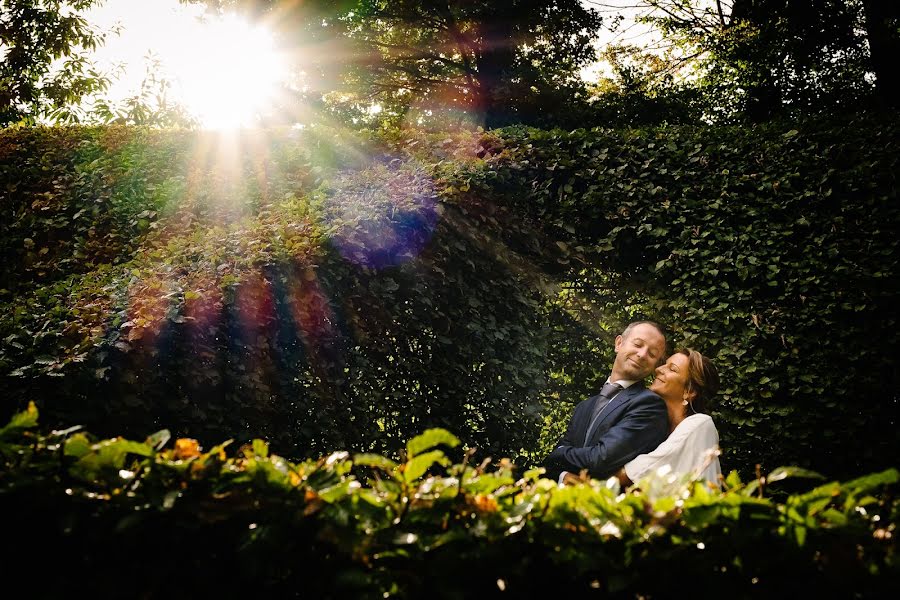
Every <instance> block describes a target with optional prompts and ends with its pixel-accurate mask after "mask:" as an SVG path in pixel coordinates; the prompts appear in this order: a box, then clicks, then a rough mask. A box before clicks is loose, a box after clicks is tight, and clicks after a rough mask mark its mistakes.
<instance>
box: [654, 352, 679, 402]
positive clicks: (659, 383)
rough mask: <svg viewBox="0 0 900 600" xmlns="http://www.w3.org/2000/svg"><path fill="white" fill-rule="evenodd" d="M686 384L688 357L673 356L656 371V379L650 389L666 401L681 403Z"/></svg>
mask: <svg viewBox="0 0 900 600" xmlns="http://www.w3.org/2000/svg"><path fill="white" fill-rule="evenodd" d="M687 384H688V357H687V356H685V355H684V354H681V353H680V352H679V353H677V354H673V355H672V356H670V357H669V360H667V361H666V364H664V365H662V366H661V367H658V368H657V369H656V379H654V380H653V383H652V384H650V389H651V390H652V391H654V392H656V393H657V394H659V395H660V397H662V398H664V399H666V400H672V401H677V402H681V401H682V400H684V399H685V397H684V392H685V390H686V389H687Z"/></svg>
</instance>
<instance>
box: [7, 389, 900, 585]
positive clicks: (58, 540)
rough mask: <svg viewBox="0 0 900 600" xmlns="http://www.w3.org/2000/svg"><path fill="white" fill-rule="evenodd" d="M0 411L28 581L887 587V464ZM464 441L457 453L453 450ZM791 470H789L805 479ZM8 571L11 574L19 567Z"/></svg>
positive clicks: (890, 525) (896, 581) (14, 564)
mask: <svg viewBox="0 0 900 600" xmlns="http://www.w3.org/2000/svg"><path fill="white" fill-rule="evenodd" d="M36 424H37V410H36V409H35V408H34V405H31V406H30V407H29V409H28V410H26V411H25V412H23V413H19V414H17V415H15V416H14V417H13V419H12V420H11V422H10V423H9V424H8V425H6V426H5V427H3V428H2V429H0V456H2V460H3V469H2V470H0V508H2V510H3V513H4V514H5V515H7V516H8V517H10V518H9V519H8V525H7V528H6V529H5V535H6V542H5V546H6V548H7V550H8V551H9V552H8V557H7V559H6V560H5V561H4V568H5V569H6V572H7V573H8V574H9V578H8V579H7V585H11V583H10V582H11V581H13V580H14V579H15V580H18V581H19V582H20V583H19V585H21V586H25V589H27V590H28V593H29V595H30V596H32V597H48V598H49V597H58V596H59V595H60V594H70V593H72V592H76V591H77V593H78V594H79V595H90V596H96V597H113V596H115V597H122V596H134V597H141V598H171V597H175V598H179V597H196V595H198V594H200V595H203V596H205V597H206V596H210V597H211V596H215V597H228V598H230V597H238V596H240V595H244V594H253V595H254V596H260V595H261V596H264V597H265V596H270V595H272V596H275V595H277V596H278V597H321V598H331V597H346V596H348V595H350V596H353V597H360V598H383V597H401V598H418V597H423V598H424V597H429V598H470V597H485V596H487V597H495V596H497V597H509V596H512V597H521V598H531V597H534V598H538V597H544V596H545V595H546V594H548V593H561V594H565V595H566V596H567V597H569V596H571V597H587V596H590V597H598V596H599V597H610V598H625V597H657V598H668V597H683V595H684V594H686V593H690V594H691V595H692V596H694V597H710V598H713V597H715V598H720V597H722V595H723V594H724V595H727V596H729V597H735V598H744V597H777V598H781V597H785V598H787V597H796V596H797V595H802V596H804V597H805V596H815V595H819V594H821V595H823V596H826V597H835V596H841V597H859V598H875V597H891V595H892V593H893V595H896V592H897V591H898V590H900V577H898V575H900V568H898V562H897V554H896V537H895V534H896V523H897V517H898V506H900V503H898V501H897V499H896V492H897V488H898V480H900V474H898V472H897V470H895V469H891V470H888V471H884V472H881V473H873V474H871V475H868V476H865V477H862V478H858V479H855V480H853V481H848V482H844V483H838V482H831V483H825V484H822V485H819V486H818V487H815V488H813V489H807V490H804V491H802V492H795V493H791V494H786V493H784V491H782V493H780V494H776V495H775V496H772V495H771V494H770V492H771V491H772V490H773V489H776V488H777V486H778V485H781V484H779V481H781V480H784V479H785V478H787V477H792V476H793V477H795V478H797V477H799V478H802V479H803V480H805V481H808V480H809V478H812V477H816V475H815V474H814V473H811V472H806V471H803V470H799V469H791V468H784V469H779V470H777V471H776V472H774V473H772V474H770V475H769V476H767V477H761V478H759V479H753V480H751V481H750V483H749V484H746V483H742V482H741V481H740V480H739V478H738V476H737V474H736V473H732V474H731V475H730V476H729V477H728V479H727V481H726V482H725V485H724V490H718V489H712V488H709V487H707V484H706V483H705V482H702V483H701V482H692V481H690V479H689V478H688V477H675V476H673V475H666V474H654V475H653V476H651V477H649V478H647V479H645V480H642V481H641V482H639V483H638V487H636V488H632V489H630V490H620V489H619V487H618V483H617V482H616V481H615V480H610V481H609V482H605V483H604V482H598V481H590V482H588V483H584V484H579V485H577V486H573V487H568V488H559V487H557V485H556V484H555V483H554V482H552V481H550V480H547V479H540V478H539V477H538V475H539V473H538V472H537V471H536V470H531V471H526V472H522V471H521V470H518V469H515V468H514V467H513V466H512V464H511V463H510V462H509V461H508V460H507V459H503V460H500V461H498V462H497V463H496V464H494V465H491V464H489V463H490V461H489V460H485V461H484V462H482V463H481V464H480V465H479V464H473V463H471V462H469V461H470V459H471V457H472V453H471V452H470V451H468V450H465V449H461V448H460V442H459V440H458V439H457V438H456V437H455V436H453V435H452V434H450V433H449V432H447V431H446V430H442V429H430V430H427V431H425V432H424V433H422V434H421V435H419V436H416V437H414V438H412V439H411V440H410V441H409V442H408V443H407V444H406V448H405V452H404V460H403V461H401V462H395V461H393V460H391V459H389V458H386V457H384V456H380V455H376V454H353V455H351V454H349V453H347V452H334V453H331V454H329V455H327V456H323V457H321V458H319V459H307V460H302V461H299V462H290V461H288V460H286V459H284V458H282V457H280V456H277V455H275V454H272V453H270V451H269V447H268V445H267V444H266V443H265V442H264V441H262V440H254V441H252V443H249V444H247V445H245V446H243V447H241V448H238V449H236V450H235V449H234V448H233V446H230V443H229V442H225V443H223V444H219V445H217V446H215V447H212V448H210V449H209V450H207V451H203V449H202V448H201V447H200V446H199V445H198V444H197V442H196V440H192V439H184V438H182V439H178V440H175V441H174V443H170V441H171V440H170V435H169V432H168V431H165V430H163V431H160V432H158V433H156V434H154V435H152V436H150V437H148V438H147V439H146V440H145V441H133V440H128V439H125V438H122V437H116V438H112V439H97V438H95V437H94V436H92V435H90V434H89V433H87V432H85V431H83V430H82V429H81V428H79V427H71V428H67V429H66V430H58V431H53V432H51V433H49V434H42V433H39V432H38V431H37V430H36ZM451 457H454V458H455V461H454V460H452V459H451ZM798 481H799V480H798ZM19 589H23V588H22V587H19Z"/></svg>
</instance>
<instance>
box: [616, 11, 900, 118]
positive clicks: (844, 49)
mask: <svg viewBox="0 0 900 600" xmlns="http://www.w3.org/2000/svg"><path fill="white" fill-rule="evenodd" d="M640 4H641V5H642V6H643V7H644V8H647V9H650V10H651V11H652V12H651V13H650V14H649V16H646V17H644V19H643V20H644V21H646V22H649V23H651V24H653V25H654V26H656V27H657V28H658V29H659V30H660V31H661V32H662V33H663V35H664V38H665V40H666V41H667V42H668V43H669V44H670V49H671V48H674V49H676V50H677V52H674V53H672V54H670V55H669V57H668V60H670V61H671V63H672V64H674V65H676V66H677V67H682V68H683V67H684V66H688V67H690V71H691V77H689V78H687V81H692V82H693V86H694V87H695V89H696V90H697V91H698V92H701V93H702V96H703V97H704V99H705V102H704V104H705V106H706V108H705V114H706V117H707V118H708V119H711V120H718V121H730V120H749V121H764V120H768V119H771V118H777V117H779V116H797V115H804V114H823V113H825V114H833V115H843V114H848V113H854V112H860V111H861V110H869V109H871V108H872V107H873V104H874V101H875V100H878V101H879V103H880V105H881V106H883V107H885V108H890V107H892V106H896V102H897V98H898V94H897V92H898V91H900V69H898V65H897V62H896V56H897V55H898V53H900V5H898V3H890V2H884V1H883V0H807V1H805V2H797V1H794V0H641V2H640ZM605 6H607V8H609V5H605ZM673 70H674V69H669V70H663V71H662V72H664V73H665V72H672V71H673ZM873 75H874V77H873Z"/></svg>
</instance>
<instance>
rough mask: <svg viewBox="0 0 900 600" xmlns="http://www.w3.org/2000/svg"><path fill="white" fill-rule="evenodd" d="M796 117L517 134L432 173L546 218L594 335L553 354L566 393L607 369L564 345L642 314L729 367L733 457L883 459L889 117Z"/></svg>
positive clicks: (887, 444) (574, 301) (891, 156)
mask: <svg viewBox="0 0 900 600" xmlns="http://www.w3.org/2000/svg"><path fill="white" fill-rule="evenodd" d="M795 127H796V128H793V127H792V126H791V125H788V126H782V125H770V126H767V127H752V128H747V127H743V128H734V129H731V128H679V129H675V128H667V129H660V130H645V131H598V130H593V131H584V130H578V131H573V132H570V133H563V132H559V131H539V130H512V129H510V130H506V131H505V132H504V133H503V135H502V137H498V138H494V141H493V142H492V143H493V145H492V146H491V145H490V144H486V145H487V146H490V147H491V153H492V158H491V159H490V160H486V161H485V162H484V163H482V164H477V163H466V165H465V166H466V167H467V168H463V169H460V168H459V166H458V165H455V164H453V163H450V162H447V161H445V162H444V163H442V164H441V165H439V167H438V168H439V169H440V172H441V174H442V177H443V179H441V180H440V181H441V182H442V185H450V186H451V187H456V188H457V189H458V186H460V185H466V186H469V187H470V190H469V192H468V195H470V196H475V197H478V198H481V199H485V198H490V199H491V202H492V203H495V204H496V205H500V206H506V207H509V208H512V210H513V211H517V212H519V215H520V218H526V217H525V215H532V216H533V217H534V218H536V219H541V220H542V221H543V223H545V224H546V225H547V227H546V228H545V229H544V233H545V235H546V236H547V239H548V240H556V243H557V244H558V245H559V246H560V248H562V249H563V250H564V252H565V253H566V254H567V255H568V258H569V260H570V265H569V266H570V268H571V271H570V272H569V273H566V274H557V275H556V277H557V278H558V279H560V280H561V281H568V282H570V283H569V284H568V287H569V288H571V290H572V292H570V293H574V298H571V299H570V300H569V302H570V304H569V305H568V307H567V308H569V315H570V321H571V322H575V323H577V322H579V321H581V322H582V323H584V326H583V328H581V331H586V332H588V334H589V335H592V336H593V338H594V339H593V340H592V341H591V342H588V343H586V344H585V345H584V346H581V345H580V344H577V343H573V344H571V345H569V347H568V348H567V350H566V352H567V353H569V354H570V356H573V357H575V356H578V357H579V359H580V360H576V361H575V362H574V364H573V363H562V364H560V363H551V364H552V367H551V369H552V371H551V373H552V377H553V379H554V380H555V381H557V382H559V383H563V381H564V380H566V379H568V380H571V381H572V385H570V386H565V387H563V388H562V389H560V390H559V396H560V398H561V400H562V401H563V402H566V403H567V405H568V406H569V407H571V406H574V403H575V402H577V401H578V400H579V399H581V398H583V397H585V395H586V394H587V393H588V392H589V391H590V390H591V389H596V387H594V388H590V387H581V386H587V385H589V382H590V381H591V380H592V378H591V377H590V376H586V375H584V374H578V375H575V376H574V377H572V374H573V373H577V372H578V369H581V368H584V364H590V365H591V367H592V368H593V370H594V371H595V372H597V371H599V372H600V373H602V372H603V371H604V370H605V368H606V365H607V364H608V363H607V362H606V361H603V360H600V359H599V358H598V357H596V355H594V357H593V358H592V357H591V355H590V354H585V353H583V352H584V351H582V350H577V349H579V348H584V349H585V350H586V351H588V352H590V350H591V349H594V348H596V341H595V340H596V339H597V337H600V339H603V337H604V334H605V335H606V336H608V337H606V340H607V341H606V343H605V344H604V345H603V346H601V347H603V348H608V347H609V343H610V341H611V336H610V334H611V333H615V331H614V330H613V331H609V329H607V327H608V326H609V324H611V323H621V322H623V321H627V319H628V317H629V316H630V315H641V316H645V317H652V318H655V319H656V320H658V321H660V322H662V323H664V324H666V325H667V326H669V327H670V329H671V335H670V340H671V341H672V343H673V344H674V345H687V346H696V347H697V349H699V350H701V351H702V352H704V353H705V354H707V355H709V356H710V357H711V358H713V360H714V361H715V362H716V364H717V365H718V366H719V368H720V370H721V371H722V373H723V375H724V377H723V379H724V382H725V385H724V386H723V390H722V393H721V396H720V403H719V406H718V408H716V409H715V410H714V413H713V416H714V418H715V420H716V422H717V424H718V426H719V430H720V434H721V436H722V445H723V447H724V448H725V449H726V455H725V457H724V460H725V462H726V464H730V465H735V466H738V467H739V468H741V470H742V471H743V472H749V471H751V470H752V468H753V464H754V462H762V463H763V464H768V465H769V466H770V467H771V466H774V464H777V463H778V462H780V461H781V460H783V457H785V456H790V457H792V460H795V461H798V462H799V463H800V464H803V465H805V466H814V467H815V468H816V469H818V470H825V471H827V472H837V473H843V474H847V473H852V472H854V471H857V470H858V469H860V468H863V465H873V466H874V465H876V464H877V465H885V464H886V463H885V461H886V460H890V459H889V458H887V457H890V456H894V455H896V452H897V449H898V448H897V445H896V444H897V439H896V438H895V436H893V434H892V433H890V432H889V431H888V430H886V429H884V424H885V423H890V422H892V419H893V414H894V412H895V408H896V407H895V402H894V401H893V400H892V399H893V398H894V397H895V396H896V393H895V391H894V390H896V389H897V387H898V385H900V379H898V370H897V365H896V359H895V357H896V356H898V355H900V337H898V335H897V333H896V325H897V318H898V315H897V310H896V286H893V285H891V284H890V281H891V280H892V279H893V278H896V275H897V256H898V248H897V240H898V236H897V232H898V231H900V214H898V208H897V206H898V204H897V181H896V175H895V174H896V173H897V172H900V165H898V163H897V156H898V155H900V154H898V150H900V148H898V147H897V140H898V139H900V137H898V135H897V133H898V131H897V125H896V123H893V122H885V121H875V120H871V121H859V122H856V123H854V124H853V125H851V126H849V127H843V126H834V125H829V124H828V123H827V122H818V123H817V122H807V123H805V124H797V125H796V126H795ZM549 243H554V242H553V241H550V242H549ZM616 305H618V309H616V308H615V307H616ZM623 313H624V314H623ZM598 330H599V332H600V335H599V336H598ZM604 330H606V331H605V332H604ZM576 331H578V329H577V328H576ZM581 335H583V334H578V333H575V334H572V335H567V334H566V333H563V335H562V337H564V338H565V339H567V340H578V339H579V337H580V336H581ZM871 340H877V341H878V342H877V345H874V346H873V345H872V344H871V343H870V342H871ZM566 343H567V342H563V344H566ZM582 361H583V362H582ZM594 381H595V380H594ZM601 381H602V380H601ZM848 381H852V382H853V384H852V386H851V387H850V389H849V390H848V387H847V384H846V382H848ZM570 403H571V404H570ZM860 403H863V404H864V407H863V406H861V404H860ZM570 410H571V409H570ZM556 414H558V413H556ZM553 420H554V422H556V423H557V426H558V423H559V419H558V418H557V417H556V415H554V417H553ZM850 432H852V433H850ZM851 440H852V441H851ZM554 441H555V439H554V436H553V435H549V436H547V437H545V438H544V442H545V444H547V445H549V444H552V443H553V442H554ZM848 443H850V444H852V445H853V449H852V450H850V448H849V447H848V446H847V444H848ZM547 445H545V446H544V448H545V449H546V448H547V447H548V446H547Z"/></svg>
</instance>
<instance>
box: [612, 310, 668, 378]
mask: <svg viewBox="0 0 900 600" xmlns="http://www.w3.org/2000/svg"><path fill="white" fill-rule="evenodd" d="M615 347H616V360H615V362H613V375H614V377H613V381H615V380H616V379H630V380H640V379H643V378H644V377H646V376H647V375H649V374H650V373H652V372H653V370H654V369H655V368H656V365H657V364H659V360H660V359H661V358H662V357H663V354H664V353H665V351H666V338H664V337H663V335H662V334H661V333H660V332H659V331H658V330H657V329H656V327H653V326H652V325H647V324H645V323H641V324H640V325H635V327H634V328H633V329H632V330H631V331H629V332H628V336H627V337H623V336H621V335H620V336H618V337H616V346H615Z"/></svg>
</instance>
